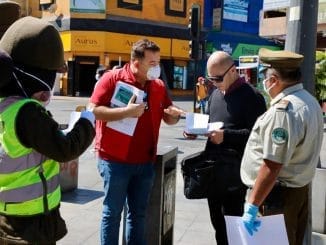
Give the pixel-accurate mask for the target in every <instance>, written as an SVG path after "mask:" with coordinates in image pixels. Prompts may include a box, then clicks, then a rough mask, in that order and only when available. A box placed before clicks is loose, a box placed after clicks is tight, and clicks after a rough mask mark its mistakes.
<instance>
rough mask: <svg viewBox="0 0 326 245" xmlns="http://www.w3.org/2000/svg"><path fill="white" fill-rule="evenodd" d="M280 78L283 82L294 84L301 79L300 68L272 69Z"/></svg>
mask: <svg viewBox="0 0 326 245" xmlns="http://www.w3.org/2000/svg"><path fill="white" fill-rule="evenodd" d="M274 69H275V71H276V72H277V73H278V75H279V76H280V78H281V79H282V80H283V81H285V82H295V81H300V79H301V69H300V68H295V69H293V68H290V69H289V68H274Z"/></svg>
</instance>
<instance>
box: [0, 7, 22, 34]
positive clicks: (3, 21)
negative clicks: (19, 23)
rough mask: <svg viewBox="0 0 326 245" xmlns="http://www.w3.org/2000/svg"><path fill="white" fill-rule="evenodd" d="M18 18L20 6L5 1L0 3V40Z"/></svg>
mask: <svg viewBox="0 0 326 245" xmlns="http://www.w3.org/2000/svg"><path fill="white" fill-rule="evenodd" d="M19 18H20V6H19V4H18V3H15V2H11V1H6V2H0V38H1V37H2V35H3V34H4V33H5V31H6V30H7V29H8V27H9V26H10V25H11V24H12V23H14V22H15V21H16V20H18V19H19Z"/></svg>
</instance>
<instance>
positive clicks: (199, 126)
mask: <svg viewBox="0 0 326 245" xmlns="http://www.w3.org/2000/svg"><path fill="white" fill-rule="evenodd" d="M208 120H209V116H208V115H207V114H200V113H191V112H188V113H186V127H185V132H186V133H188V134H208V133H210V132H212V131H214V130H217V129H220V128H222V127H223V122H213V123H208Z"/></svg>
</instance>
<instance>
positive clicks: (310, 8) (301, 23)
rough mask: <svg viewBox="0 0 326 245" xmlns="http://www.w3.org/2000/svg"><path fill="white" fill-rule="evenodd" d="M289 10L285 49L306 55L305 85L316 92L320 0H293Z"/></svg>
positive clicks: (304, 63)
mask: <svg viewBox="0 0 326 245" xmlns="http://www.w3.org/2000/svg"><path fill="white" fill-rule="evenodd" d="M288 11H289V12H288V26H287V34H286V41H285V50H289V51H293V52H296V53H300V54H302V55H304V60H303V62H302V65H301V71H302V81H303V86H304V87H305V89H307V90H308V91H309V92H310V93H311V94H314V93H315V59H316V41H317V15H318V0H309V1H304V0H291V1H290V8H289V10H288Z"/></svg>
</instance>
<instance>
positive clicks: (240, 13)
mask: <svg viewBox="0 0 326 245" xmlns="http://www.w3.org/2000/svg"><path fill="white" fill-rule="evenodd" d="M248 7H249V0H224V7H223V19H227V20H234V21H241V22H247V21H248Z"/></svg>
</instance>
